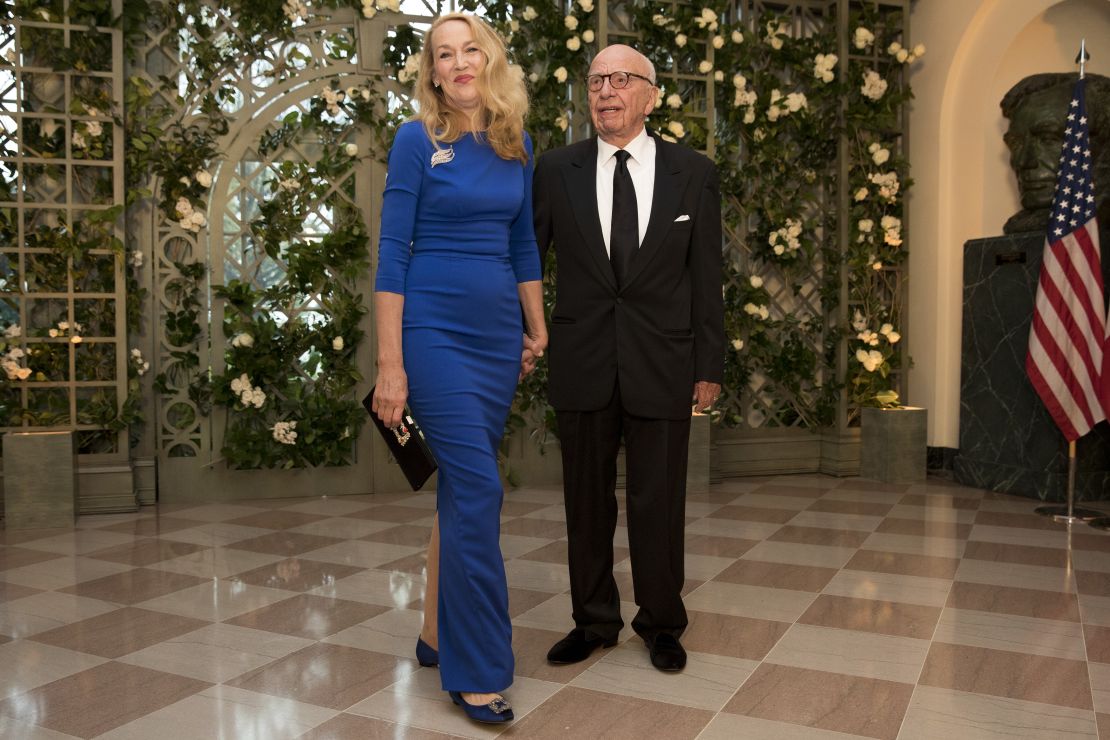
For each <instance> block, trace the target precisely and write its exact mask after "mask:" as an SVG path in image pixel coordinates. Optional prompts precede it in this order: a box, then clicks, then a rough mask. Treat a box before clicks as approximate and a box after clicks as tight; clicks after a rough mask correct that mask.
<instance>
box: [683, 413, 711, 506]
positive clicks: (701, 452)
mask: <svg viewBox="0 0 1110 740" xmlns="http://www.w3.org/2000/svg"><path fill="white" fill-rule="evenodd" d="M709 452H710V434H709V415H708V414H694V415H693V416H691V417H690V443H689V457H688V458H687V461H686V493H687V495H689V494H691V493H709V467H710V464H709Z"/></svg>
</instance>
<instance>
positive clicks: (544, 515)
mask: <svg viewBox="0 0 1110 740" xmlns="http://www.w3.org/2000/svg"><path fill="white" fill-rule="evenodd" d="M528 518H529V519H547V520H548V521H553V522H565V521H566V520H567V509H566V506H564V505H563V503H562V502H560V503H557V504H554V505H552V506H545V507H543V508H542V509H537V510H536V511H533V512H532V513H531V514H529V515H528Z"/></svg>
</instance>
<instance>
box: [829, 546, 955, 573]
mask: <svg viewBox="0 0 1110 740" xmlns="http://www.w3.org/2000/svg"><path fill="white" fill-rule="evenodd" d="M959 564H960V561H959V560H957V559H955V558H934V557H928V556H925V555H907V554H905V553H897V552H881V551H878V550H860V551H859V552H857V553H856V554H855V555H853V556H852V557H851V559H850V560H849V561H848V562H847V564H845V566H844V567H845V568H846V569H848V570H866V571H874V572H877V573H897V574H899V575H904V576H921V577H923V578H952V576H953V575H955V573H956V568H957V567H958V566H959Z"/></svg>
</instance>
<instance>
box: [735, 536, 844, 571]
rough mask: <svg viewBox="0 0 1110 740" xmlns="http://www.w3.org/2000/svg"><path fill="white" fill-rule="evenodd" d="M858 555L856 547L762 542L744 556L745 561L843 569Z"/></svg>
mask: <svg viewBox="0 0 1110 740" xmlns="http://www.w3.org/2000/svg"><path fill="white" fill-rule="evenodd" d="M855 553H856V549H855V548H854V547H827V546H825V545H799V544H797V543H794V542H760V543H759V544H758V545H756V546H755V547H753V548H752V549H751V550H748V552H746V553H745V554H744V557H743V559H744V560H763V561H767V562H772V563H789V564H791V565H810V566H816V567H821V568H841V567H843V566H844V564H845V563H847V562H848V561H849V560H851V559H852V556H853V555H854V554H855Z"/></svg>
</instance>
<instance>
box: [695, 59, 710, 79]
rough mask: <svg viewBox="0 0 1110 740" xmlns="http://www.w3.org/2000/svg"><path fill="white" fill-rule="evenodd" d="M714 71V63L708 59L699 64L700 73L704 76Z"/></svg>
mask: <svg viewBox="0 0 1110 740" xmlns="http://www.w3.org/2000/svg"><path fill="white" fill-rule="evenodd" d="M712 71H713V62H711V61H709V60H708V59H702V60H701V63H700V64H698V72H701V73H702V74H703V75H707V74H709V73H710V72H712Z"/></svg>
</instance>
